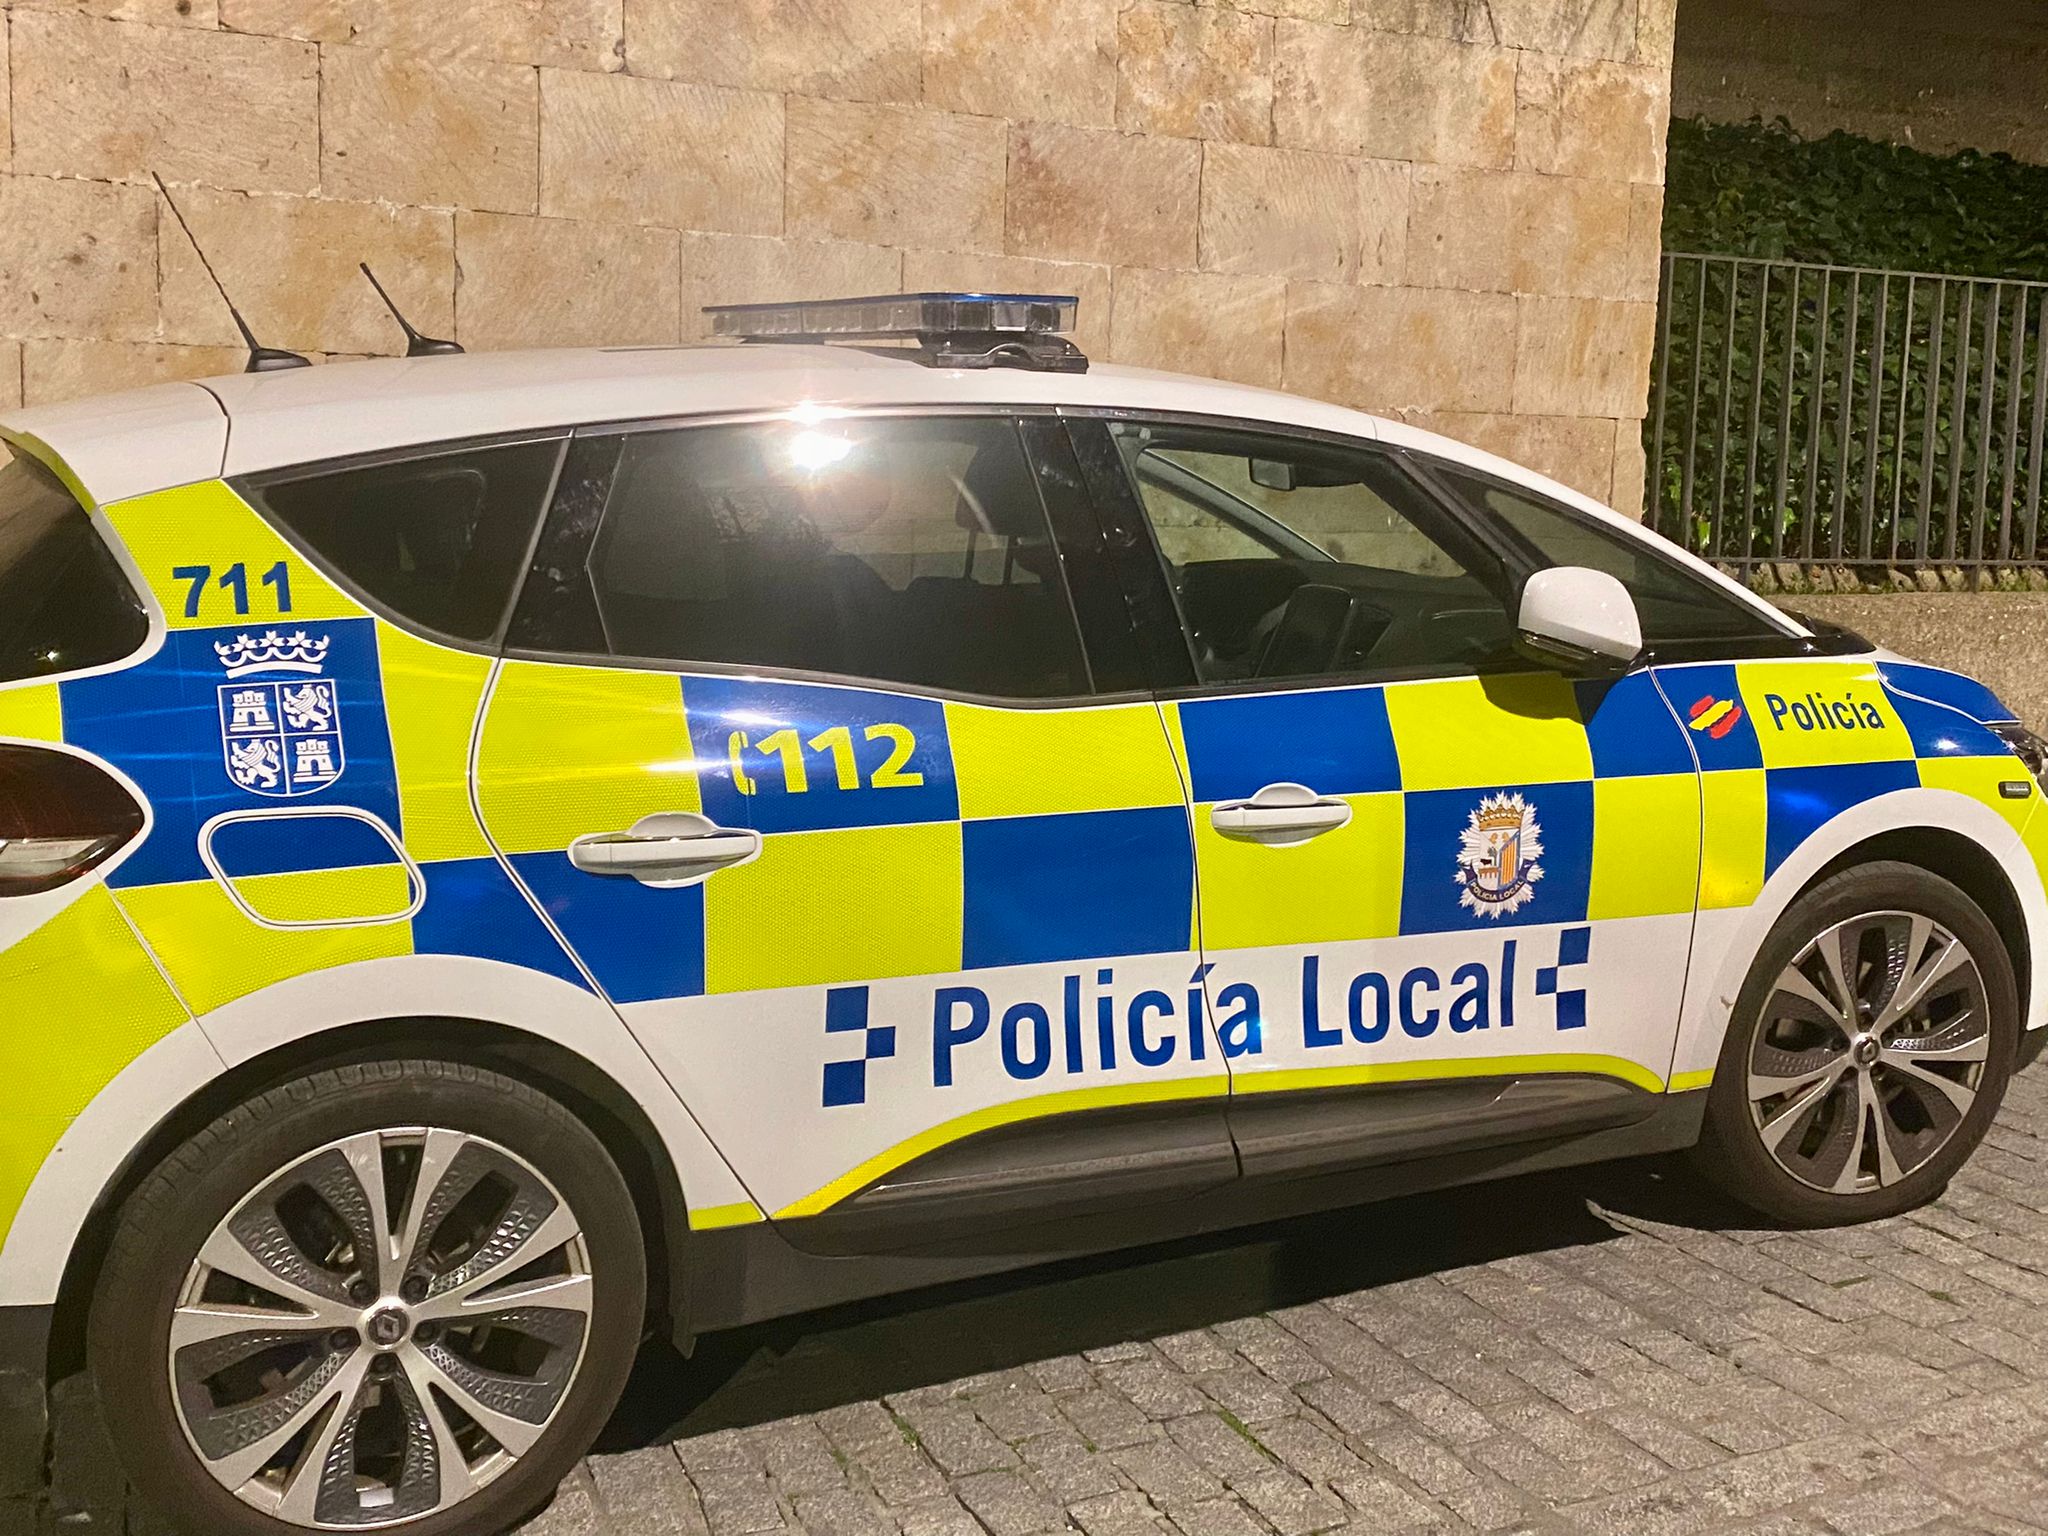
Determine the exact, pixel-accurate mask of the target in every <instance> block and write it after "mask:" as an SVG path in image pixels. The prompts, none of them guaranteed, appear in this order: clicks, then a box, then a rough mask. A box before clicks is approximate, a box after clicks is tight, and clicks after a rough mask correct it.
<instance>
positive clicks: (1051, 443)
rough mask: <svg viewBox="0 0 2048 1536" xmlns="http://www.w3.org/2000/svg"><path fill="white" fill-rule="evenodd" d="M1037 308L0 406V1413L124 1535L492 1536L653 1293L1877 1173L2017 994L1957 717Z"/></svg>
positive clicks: (1597, 549)
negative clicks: (1689, 1187)
mask: <svg viewBox="0 0 2048 1536" xmlns="http://www.w3.org/2000/svg"><path fill="white" fill-rule="evenodd" d="M1072 320H1073V305H1072V301H1071V300H1066V299H1060V298H1057V297H1032V296H1017V297H1003V296H974V295H920V296H910V297H907V298H904V297H891V298H886V299H876V300H850V301H844V302H841V303H837V304H817V305H788V306H753V307H748V308H743V309H738V310H728V311H724V312H722V313H721V314H720V315H719V318H718V325H719V328H720V329H721V330H723V331H725V332H726V333H727V334H729V335H734V336H739V337H743V338H746V339H747V341H748V343H749V344H746V345H739V346H727V347H721V346H712V347H700V348H622V349H604V350H588V351H562V352H542V353H524V354H516V353H515V354H503V355H495V356H477V357H456V356H424V357H415V358H405V359H389V360H380V361H368V362H360V363H351V364H344V365H336V366H330V367H323V368H317V369H301V370H291V371H265V372H252V373H249V374H245V375H242V376H238V377H232V378H225V379H218V380H212V381H209V382H206V383H203V384H194V383H180V384H167V385H162V386H159V387H156V388H151V389H145V390H141V391H137V392H135V393H132V394H126V395H119V396H115V397H113V398H110V399H102V400H97V401H91V402H87V403H83V404H76V405H63V406H54V407H48V408H42V409H32V410H24V411H18V412H15V413H12V414H10V415H7V416H5V417H4V418H0V435H4V437H5V439H6V441H7V443H8V444H9V445H10V446H11V448H12V450H13V453H14V459H13V462H12V463H11V464H10V465H9V466H8V467H7V468H5V469H4V470H0V1032H4V1039H5V1041H6V1047H5V1062H6V1067H7V1074H8V1079H9V1082H8V1091H9V1094H10V1098H9V1101H8V1109H7V1115H6V1118H5V1122H4V1129H0V1233H4V1237H5V1243H4V1247H0V1344H4V1349H5V1351H6V1356H5V1369H6V1370H7V1371H8V1372H10V1373H12V1381H11V1387H12V1388H13V1389H15V1395H14V1396H13V1397H10V1398H9V1399H7V1400H8V1401H10V1402H17V1403H18V1402H20V1401H22V1400H23V1398H22V1390H23V1389H27V1390H40V1389H41V1387H42V1385H43V1383H44V1382H45V1381H46V1380H51V1379H55V1378H58V1377H62V1376H66V1375H69V1374H71V1373H73V1372H76V1371H78V1370H79V1369H81V1368H84V1369H88V1370H89V1371H90V1373H91V1376H92V1378H93V1380H94V1381H95V1383H96V1386H97V1392H98V1396H99V1400H100V1403H101V1406H102V1410H103V1412H104V1414H105V1416H106V1418H107V1420H108V1422H109V1424H110V1427H111V1430H112V1439H113V1443H114V1444H115V1446H116V1447H117V1448H118V1450H119V1454H120V1457H121V1460H122V1462H123V1464H124V1466H125V1469H126V1471H127V1473H128V1474H129V1476H130V1478H131V1479H132V1480H133V1482H134V1484H135V1485H136V1486H137V1487H138V1488H139V1490H140V1491H141V1492H142V1494H143V1495H144V1496H145V1497H146V1498H147V1499H148V1500H149V1501H151V1502H152V1503H154V1504H155V1505H156V1506H158V1507H159V1508H160V1509H161V1510H162V1511H163V1512H164V1513H165V1514H166V1515H167V1516H168V1518H170V1519H171V1520H172V1521H174V1522H175V1523H177V1524H178V1525H180V1526H181V1527H182V1528H184V1529H188V1530H192V1531H201V1532H209V1533H212V1532H226V1533H248V1536H259V1533H265V1536H267V1533H277V1532H281V1531H287V1530H292V1531H296V1530H304V1529H309V1528H321V1529H325V1528H338V1527H347V1528H351V1529H363V1528H383V1527H396V1526H407V1527H409V1528H413V1529H417V1530H419V1531H421V1532H435V1533H440V1532H489V1531H495V1530H499V1529H502V1528H503V1527H504V1526H505V1525H506V1524H507V1523H508V1522H510V1521H512V1520H514V1519H516V1518H517V1517H519V1516H520V1515H522V1514H524V1513H526V1512H527V1511H529V1510H531V1509H532V1508H533V1507H534V1506H535V1505H536V1503H537V1502H538V1501H540V1500H542V1499H543V1498H544V1497H545V1496H546V1494H547V1493H548V1491H549V1490H550V1489H551V1488H552V1487H553V1485H554V1484H555V1482H556V1480H557V1479H558V1478H559V1477H560V1476H561V1475H562V1474H563V1472H564V1471H565V1469H566V1468H567V1467H568V1466H569V1465H570V1463H571V1461H572V1459H573V1458H574V1457H576V1456H577V1455H578V1454H579V1453H581V1452H582V1451H583V1450H584V1448H585V1447H586V1446H587V1445H588V1443H589V1442H590V1441H591V1439H592V1437H593V1436H594V1435H595V1433H596V1432H597V1430H598V1429H599V1427H600V1426H601V1425H602V1423H603V1422H604V1420H605V1418H606V1415H607V1413H608V1412H609V1410H610V1408H611V1406H612V1404H613V1401H614V1398H615V1396H616V1394H617V1393H618V1392H619V1390H620V1386H621V1383H622V1382H623V1380H624V1379H625V1375H626V1372H627V1367H628V1364H629V1362H630V1361H631V1360H632V1358H633V1356H634V1353H635V1349H636V1346H637V1345H638V1344H639V1343H640V1341H641V1340H642V1339H643V1337H645V1336H646V1335H647V1333H648V1332H649V1330H650V1329H660V1330H664V1331H666V1332H667V1333H669V1334H671V1335H673V1336H675V1337H677V1338H679V1339H685V1340H686V1339H688V1338H689V1337H691V1336H694V1335H696V1334H698V1333H701V1332H704V1331H706V1330H711V1329H719V1328H728V1327H732V1326H734V1325H736V1324H742V1323H747V1322H750V1321H753V1320H757V1319H761V1318H766V1317H771V1316H775V1315H778V1314H787V1313H791V1312H795V1311H798V1310H802V1309H806V1308H812V1307H817V1306H820V1305H823V1304H826V1303H832V1302H838V1301H842V1300H846V1299H849V1298H855V1297H861V1296H868V1295H874V1294H878V1293H881V1292H886V1291H896V1290H903V1289H908V1288H912V1287H917V1286H923V1285H928V1284H932V1283H934V1282H940V1281H946V1280H951V1279H956V1278H959V1277H963V1276H970V1275H977V1274H983V1273H987V1272H991V1271H996V1270H1004V1269H1010V1268H1015V1267H1018V1266H1023V1265H1028V1264H1032V1263H1037V1262H1039V1261H1042V1260H1047V1259H1051V1258H1054V1257H1058V1256H1063V1255H1070V1254H1076V1253H1082V1252H1087V1251H1095V1250H1104V1249H1110V1248H1115V1247H1120V1246H1125V1245H1130V1244H1135V1243H1141V1242H1147V1241H1152V1240H1155V1239H1161V1238H1166V1237H1171V1236H1176V1235H1181V1234H1187V1233H1192V1232H1199V1231H1207V1230H1214V1229H1220V1228H1224V1227H1227V1226H1230V1225H1232V1224H1237V1223H1244V1222H1247V1221H1252V1220H1257V1219H1264V1218H1269V1217H1273V1216H1276V1215H1281V1214H1285V1213H1291V1212H1301V1211H1306V1210H1310V1209H1315V1208H1327V1207H1338V1206H1344V1205H1348V1204H1355V1203H1357V1202H1360V1201H1364V1200H1370V1199H1374V1198H1378V1197H1382V1196H1386V1195H1391V1194H1395V1193H1400V1192H1408V1191H1414V1190H1419V1189H1424V1188H1428V1187H1433V1186H1441V1185H1445V1184H1450V1183H1455V1182H1462V1181H1469V1180H1475V1179H1481V1178H1489V1177H1494V1176H1497V1175H1504V1174H1511V1173H1517V1172H1521V1171H1525V1170H1530V1169H1539V1168H1549V1167H1556V1166H1559V1165H1563V1164H1570V1163H1581V1162H1587V1161H1591V1160H1594V1159H1602V1158H1612V1157H1616V1156H1621V1155H1627V1154H1638V1153H1651V1152H1661V1151H1669V1150H1673V1149H1680V1148H1691V1147H1695V1146H1697V1149H1698V1153H1697V1155H1698V1159H1699V1161H1700V1163H1701V1165H1702V1166H1703V1167H1704V1168H1705V1169H1706V1170H1707V1171H1708V1172H1709V1173H1710V1174H1711V1175H1712V1176H1713V1177H1714V1178H1715V1179H1717V1180H1718V1181H1719V1182H1720V1183H1721V1184H1722V1185H1723V1186H1724V1187H1725V1188H1726V1189H1727V1190H1728V1191H1729V1192H1730V1193H1732V1194H1733V1195H1735V1196H1736V1197H1737V1198H1739V1199H1740V1200H1743V1201H1746V1202H1748V1203H1749V1204H1750V1205H1751V1206H1753V1207H1755V1208H1756V1209H1757V1210H1759V1211H1761V1212H1764V1213H1767V1214H1768V1215H1769V1216H1771V1217H1774V1218H1778V1219H1781V1220H1784V1221H1788V1222H1794V1223H1814V1224H1825V1223H1836V1222H1850V1221H1858V1220H1863V1219H1866V1218H1870V1217H1876V1216H1882V1215H1886V1214H1889V1213H1893V1212H1897V1211H1901V1210H1904V1209H1906V1208H1908V1207H1910V1206H1913V1205H1916V1204H1918V1203H1920V1202H1922V1201H1925V1200H1927V1199H1929V1198H1930V1197H1932V1196H1933V1195H1935V1194H1936V1193H1938V1192H1939V1191H1940V1190H1941V1189H1942V1187H1943V1185H1944V1184H1945V1182H1946V1181H1947V1180H1948V1179H1949V1178H1950V1177H1951V1176H1952V1175H1953V1174H1954V1173H1955V1171H1956V1169H1957V1167H1958V1165H1959V1164H1960V1163H1961V1162H1962V1160H1963V1159H1964V1158H1965V1157H1966V1156H1967V1155H1968V1154H1969V1153H1970V1151H1971V1149H1972V1148H1973V1147H1975V1146H1976V1144H1977V1143H1978V1142H1979V1141H1980V1140H1981V1139H1982V1137H1983V1135H1984V1132H1985V1128H1986V1126H1987V1124H1988V1123H1989V1121H1990V1119H1991V1117H1992V1114H1993V1112H1994V1111H1995V1109H1996V1108H1997V1105H1998V1102H1999V1099H2000V1096H2001V1094H2002V1092H2003V1090H2004V1088H2005V1085H2006V1082H2007V1080H2008V1078H2009V1076H2010V1074H2011V1073H2012V1072H2013V1071H2014V1070H2015V1068H2016V1066H2017V1065H2018V1064H2019V1063H2020V1062H2021V1061H2022V1060H2025V1059H2028V1058H2030V1056H2031V1054H2032V1051H2033V1048H2035V1047H2036V1046H2037V1045H2038V1042H2039V1041H2040V1040H2041V1039H2042V1038H2043V1035H2042V1034H2041V1027H2042V1025H2043V1023H2044V1017H2048V1013H2044V1010H2048V985H2044V981H2048V976H2044V972H2043V965H2044V958H2048V903H2044V894H2043V883H2042V868H2043V863H2042V861H2043V857H2044V851H2043V850H2044V846H2048V820H2044V818H2043V815H2042V812H2041V809H2040V807H2041V792H2040V788H2039V784H2038V782H2037V781H2038V777H2039V775H2040V773H2041V771H2042V766H2043V762H2042V745H2041V743H2040V742H2039V741H2038V740H2037V739H2036V738H2035V737H2033V736H2032V735H2030V734H2029V733H2028V732H2027V731H2025V730H2024V729H2022V728H2021V727H2020V726H2019V725H2018V724H2017V723H2016V722H2015V721H2014V719H2013V717H2012V715H2011V713H2010V711H2008V710H2006V709H2004V708H2003V707H2001V705H2000V704H1999V702H1998V700H1997V699H1996V698H1994V697H1993V696H1992V694H1991V693H1990V692H1989V691H1987V690H1986V689H1985V688H1984V687H1982V686H1980V685H1979V684H1977V683H1975V682H1972V681H1971V680H1969V679H1968V678H1964V677H1959V676H1956V675H1954V674H1953V673H1950V672H1946V671H1943V670H1940V669H1938V668H1934V667H1929V666H1921V665H1916V664H1913V663H1911V662H1908V661H1905V660H1902V659H1900V658H1898V657H1896V656H1892V655H1888V654H1885V653H1883V652H1879V651H1874V650H1872V649H1871V648H1870V647H1869V646H1868V645H1866V644H1864V643H1863V642H1861V641H1859V640H1857V639H1856V638H1855V637H1853V636H1851V635H1848V634H1846V633H1843V632H1841V631H1838V630H1832V629H1825V628H1822V627H1819V626H1816V625H1808V624H1802V623H1800V622H1797V621H1795V620H1794V619H1792V618H1790V617H1788V616H1786V615H1785V614H1782V613H1780V612H1778V611H1776V610H1775V609H1773V608H1772V607H1770V606H1769V605H1768V604H1766V603H1764V602H1762V601H1761V600H1759V599H1758V598H1757V597H1755V596H1754V595H1752V594H1751V593H1749V592H1748V591H1746V590H1744V589H1743V588H1742V587H1741V586H1739V585H1737V584H1735V583H1732V582H1730V581H1728V580H1726V579H1724V578H1723V577H1722V576H1721V575H1719V574H1717V573H1716V572H1715V571H1713V570H1712V569H1710V568H1708V567H1707V566H1705V565H1703V564H1701V563H1700V562H1698V561H1696V560H1694V559H1692V558H1690V557H1688V556H1687V555H1685V554H1684V553H1682V552H1680V551H1679V550H1677V549H1675V548H1672V547H1671V546H1670V545H1668V544H1665V543H1663V542H1661V541H1660V540H1658V539H1657V538H1655V537H1653V536H1651V535H1649V534H1647V533H1645V532H1644V531H1643V530H1642V529H1640V528H1639V527H1637V526H1635V525H1634V524H1632V523H1630V522H1628V521H1626V520H1625V519H1622V518H1620V517H1617V516H1615V515H1613V514H1612V513H1610V512H1607V511H1605V510H1603V509H1602V508H1600V507H1598V506H1596V505H1594V504H1593V503H1591V502H1589V501H1588V500H1587V499H1586V498H1584V497H1582V496H1579V495H1576V494H1574V493H1573V492H1571V491H1569V490H1566V489H1565V488H1563V487H1562V486H1559V485H1556V484H1553V483H1551V482H1549V481H1547V480H1544V479H1542V478H1540V477H1538V476H1535V475H1533V474H1530V473H1528V472H1526V471H1523V470H1520V469H1517V468H1515V467H1514V466H1512V465H1510V464H1507V463H1504V462H1502V461H1501V460H1499V459H1495V458H1492V457H1490V456H1488V455H1486V454H1483V453H1479V452H1476V451H1474V450H1472V449H1469V448H1465V447H1460V446H1458V445H1457V444H1454V443H1451V442H1447V441H1445V440H1443V439H1441V438H1438V437H1434V436H1431V435H1429V434H1428V433H1425V432H1421V431H1417V430H1415V429H1413V428H1411V427H1407V426H1403V425H1401V424H1399V423H1396V422H1392V421H1383V420H1376V419H1374V418H1371V417H1367V416H1363V415H1358V414H1355V413H1353V412H1350V411H1347V410H1340V409H1338V408H1336V407H1333V406H1329V405H1324V404H1319V403H1316V402H1314V401H1309V400H1301V399H1295V398H1291V397H1288V396H1285V395H1281V394H1276V393H1268V392H1264V391H1260V390H1254V389H1247V388H1240V387H1236V386H1232V385H1226V384H1221V383H1214V382H1208V381H1202V380H1196V379H1188V378H1180V377H1173V376H1168V375H1164V374H1157V373H1148V372H1141V371H1136V370H1131V369H1124V368H1110V367H1089V366H1088V365H1087V362H1086V359H1085V358H1083V357H1082V356H1081V355H1080V354H1079V353H1078V352H1077V351H1076V350H1075V349H1074V348H1073V347H1072V345H1071V344H1070V343H1067V342H1065V341H1064V340H1062V339H1061V337H1060V334H1059V333H1060V332H1063V331H1065V330H1067V329H1069V328H1070V327H1071V324H1072ZM11 1438H12V1439H13V1440H15V1441H19V1440H21V1439H22V1438H23V1437H21V1436H14V1437H11Z"/></svg>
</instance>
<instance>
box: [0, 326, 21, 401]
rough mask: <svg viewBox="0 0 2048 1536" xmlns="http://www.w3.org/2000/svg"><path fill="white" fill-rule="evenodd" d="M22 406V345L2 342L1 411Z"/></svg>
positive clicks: (0, 343)
mask: <svg viewBox="0 0 2048 1536" xmlns="http://www.w3.org/2000/svg"><path fill="white" fill-rule="evenodd" d="M19 404H21V343H20V342H18V341H0V411H5V410H12V409H13V408H14V407H15V406H17V405H19Z"/></svg>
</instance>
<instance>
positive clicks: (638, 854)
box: [569, 811, 761, 886]
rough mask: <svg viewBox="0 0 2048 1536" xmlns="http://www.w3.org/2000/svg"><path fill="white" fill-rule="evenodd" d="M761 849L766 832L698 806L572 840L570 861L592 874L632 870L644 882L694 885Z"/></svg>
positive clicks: (665, 812) (667, 884) (748, 858)
mask: <svg viewBox="0 0 2048 1536" xmlns="http://www.w3.org/2000/svg"><path fill="white" fill-rule="evenodd" d="M760 851H761V834H760V833H758V832H756V831H754V830H752V829H751V828H748V827H737V828H735V827H721V826H719V825H718V824H717V823H716V822H714V821H712V820H711V819H710V818H709V817H706V816H699V815H698V814H697V813H696V812H694V811H662V812H657V813H656V814H655V815H652V816H643V817H641V818H640V819H639V820H638V821H636V822H635V823H633V826H632V828H631V829H630V830H629V831H625V832H592V833H589V834H587V835H585V836H583V837H579V838H577V839H576V841H574V842H573V843H571V844H570V845H569V862H570V863H571V864H573V865H575V866H576V867H577V868H578V869H580V870H582V871H583V872H584V873H585V874H591V875H630V876H632V877H633V878H634V879H636V880H638V881H639V882H640V883H641V884H643V885H656V886H676V885H691V884H694V883H695V882H696V881H699V880H702V879H704V878H705V877H706V876H707V875H712V874H716V873H717V872H718V871H719V870H721V869H730V868H732V867H733V866H734V865H735V864H744V863H746V862H747V861H748V860H750V859H752V858H754V857H755V856H756V855H758V854H759V853H760Z"/></svg>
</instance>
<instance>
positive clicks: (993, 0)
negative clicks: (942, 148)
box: [924, 0, 1117, 127]
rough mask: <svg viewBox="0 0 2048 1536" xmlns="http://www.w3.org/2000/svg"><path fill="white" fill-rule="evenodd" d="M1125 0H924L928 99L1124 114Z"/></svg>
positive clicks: (959, 107)
mask: <svg viewBox="0 0 2048 1536" xmlns="http://www.w3.org/2000/svg"><path fill="white" fill-rule="evenodd" d="M1116 57H1117V0H924V99H925V101H926V102H927V103H929V104H930V105H932V106H934V107H942V108H945V109H947V110H949V111H953V112H973V113H977V114H980V115H982V116H987V117H1011V118H1029V119H1043V120H1045V121H1049V122H1060V123H1078V124H1081V125H1083V126H1087V127H1106V126H1108V125H1109V124H1110V123H1112V122H1114V121H1115V119H1116V94H1117V64H1116Z"/></svg>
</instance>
